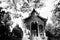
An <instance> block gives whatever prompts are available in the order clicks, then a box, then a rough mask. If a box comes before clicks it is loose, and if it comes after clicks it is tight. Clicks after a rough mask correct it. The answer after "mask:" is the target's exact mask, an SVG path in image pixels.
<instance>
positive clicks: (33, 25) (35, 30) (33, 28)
mask: <svg viewBox="0 0 60 40" xmlns="http://www.w3.org/2000/svg"><path fill="white" fill-rule="evenodd" d="M31 33H32V34H34V35H36V36H38V24H37V23H36V22H32V23H31Z"/></svg>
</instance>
